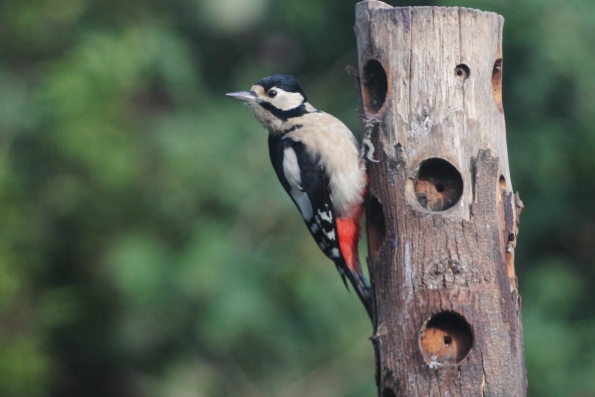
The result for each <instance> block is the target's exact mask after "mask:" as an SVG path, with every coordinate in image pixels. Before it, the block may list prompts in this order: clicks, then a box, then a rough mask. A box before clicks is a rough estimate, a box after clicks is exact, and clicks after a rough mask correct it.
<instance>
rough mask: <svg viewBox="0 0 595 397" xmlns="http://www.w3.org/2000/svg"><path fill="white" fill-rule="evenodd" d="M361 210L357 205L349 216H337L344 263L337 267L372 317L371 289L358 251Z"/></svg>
mask: <svg viewBox="0 0 595 397" xmlns="http://www.w3.org/2000/svg"><path fill="white" fill-rule="evenodd" d="M362 212H363V207H362V206H359V207H358V208H356V209H355V211H354V213H353V214H352V215H351V216H350V217H347V218H337V231H338V234H339V245H340V249H341V255H342V257H343V259H344V263H337V267H339V271H341V274H342V275H344V276H346V277H347V278H348V279H349V281H350V282H351V285H352V286H353V288H354V289H355V292H356V293H357V296H358V297H359V299H360V300H361V301H362V303H363V305H364V307H365V308H366V311H367V312H368V315H369V316H370V319H372V289H371V288H370V284H369V283H368V280H366V277H365V276H364V273H363V271H362V267H361V264H360V261H359V253H358V242H359V237H360V232H361V223H360V220H361V217H362ZM343 281H345V280H343Z"/></svg>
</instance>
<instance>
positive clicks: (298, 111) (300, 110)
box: [260, 101, 308, 121]
mask: <svg viewBox="0 0 595 397" xmlns="http://www.w3.org/2000/svg"><path fill="white" fill-rule="evenodd" d="M304 104H305V101H304V102H302V104H301V105H300V106H298V107H295V108H293V109H289V110H281V109H279V108H276V107H275V106H274V105H273V104H272V103H270V102H260V106H262V107H263V108H265V109H266V110H268V111H269V112H271V114H272V115H273V116H275V117H277V118H278V119H281V120H283V121H287V119H291V118H293V117H299V116H303V115H304V114H307V113H308V111H307V110H306V106H305V105H304Z"/></svg>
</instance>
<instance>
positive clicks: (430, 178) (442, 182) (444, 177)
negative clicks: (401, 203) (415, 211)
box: [414, 158, 463, 211]
mask: <svg viewBox="0 0 595 397" xmlns="http://www.w3.org/2000/svg"><path fill="white" fill-rule="evenodd" d="M414 186H415V197H416V198H417V201H418V202H419V203H420V204H421V205H422V207H424V208H425V209H427V210H429V211H444V210H447V209H449V208H451V207H452V206H454V205H455V204H456V203H457V202H458V201H459V199H460V198H461V195H462V194H463V178H461V174H460V173H459V171H458V170H457V169H456V168H455V166H453V165H452V164H450V163H449V162H448V161H446V160H442V159H439V158H430V159H427V160H425V161H423V162H422V163H421V164H420V166H419V171H418V173H417V178H416V179H415V184H414Z"/></svg>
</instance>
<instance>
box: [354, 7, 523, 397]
mask: <svg viewBox="0 0 595 397" xmlns="http://www.w3.org/2000/svg"><path fill="white" fill-rule="evenodd" d="M502 26H503V18H502V17H501V16H499V15H496V14H493V13H489V12H481V11H477V10H472V9H465V8H443V7H411V8H410V7H402V8H393V7H391V6H389V5H387V4H385V3H382V2H379V1H363V2H360V3H358V4H357V5H356V26H355V31H356V36H357V43H358V56H359V74H360V77H361V79H360V80H361V96H362V98H361V99H362V105H363V109H364V117H365V120H364V123H365V126H366V128H365V129H366V130H367V131H368V133H371V141H372V144H373V146H374V153H373V154H372V156H373V157H374V158H375V159H376V160H379V162H377V163H375V162H371V161H370V162H368V173H369V199H368V202H367V205H366V219H367V228H368V229H367V230H368V246H369V257H368V265H369V269H370V279H371V282H372V285H373V289H374V296H375V316H374V317H375V319H374V335H373V337H372V341H373V344H374V348H375V352H376V363H377V369H376V370H377V374H376V376H377V384H378V390H379V392H378V394H379V396H381V397H395V396H500V397H501V396H524V395H526V374H525V362H524V352H523V340H522V324H521V314H520V306H521V304H520V303H521V301H520V296H519V294H518V289H517V287H518V284H517V278H516V276H515V270H514V247H515V244H516V236H517V231H518V216H519V214H520V210H521V208H522V203H521V202H520V200H519V198H518V194H517V195H514V194H513V193H512V185H511V182H510V173H509V168H508V153H507V148H506V129H505V124H504V113H503V108H502V95H501V77H502Z"/></svg>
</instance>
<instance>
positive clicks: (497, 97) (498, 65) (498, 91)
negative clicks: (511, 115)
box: [492, 58, 504, 112]
mask: <svg viewBox="0 0 595 397" xmlns="http://www.w3.org/2000/svg"><path fill="white" fill-rule="evenodd" d="M492 95H493V96H494V101H496V106H498V110H499V111H501V112H502V111H504V109H503V107H502V58H500V59H496V62H494V67H493V69H492Z"/></svg>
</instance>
